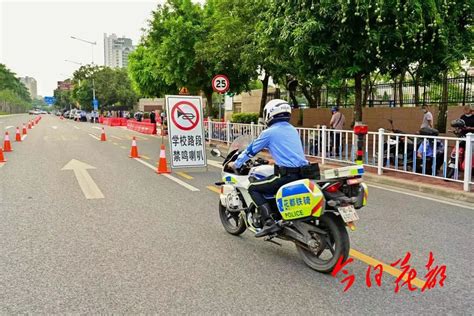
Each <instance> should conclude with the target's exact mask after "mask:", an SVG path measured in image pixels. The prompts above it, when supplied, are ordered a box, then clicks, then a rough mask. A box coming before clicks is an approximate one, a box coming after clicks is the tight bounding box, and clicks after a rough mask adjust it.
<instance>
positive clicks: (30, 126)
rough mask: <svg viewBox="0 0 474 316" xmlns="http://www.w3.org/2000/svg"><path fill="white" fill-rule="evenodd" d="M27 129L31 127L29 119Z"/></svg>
mask: <svg viewBox="0 0 474 316" xmlns="http://www.w3.org/2000/svg"><path fill="white" fill-rule="evenodd" d="M28 129H31V121H28Z"/></svg>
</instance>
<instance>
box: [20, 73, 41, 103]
mask: <svg viewBox="0 0 474 316" xmlns="http://www.w3.org/2000/svg"><path fill="white" fill-rule="evenodd" d="M19 79H20V82H22V83H23V84H24V85H25V87H26V88H27V89H28V91H29V92H30V96H31V98H32V99H36V97H37V96H38V92H37V87H36V79H35V78H33V77H28V76H26V77H20V78H19Z"/></svg>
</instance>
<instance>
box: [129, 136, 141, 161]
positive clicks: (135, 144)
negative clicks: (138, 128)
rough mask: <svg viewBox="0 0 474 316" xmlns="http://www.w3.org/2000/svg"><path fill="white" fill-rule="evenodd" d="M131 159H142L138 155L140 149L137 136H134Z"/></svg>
mask: <svg viewBox="0 0 474 316" xmlns="http://www.w3.org/2000/svg"><path fill="white" fill-rule="evenodd" d="M130 158H140V156H139V155H138V147H137V141H136V140H135V136H133V139H132V149H131V150H130Z"/></svg>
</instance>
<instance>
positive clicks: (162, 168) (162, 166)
mask: <svg viewBox="0 0 474 316" xmlns="http://www.w3.org/2000/svg"><path fill="white" fill-rule="evenodd" d="M157 167H158V168H157V169H156V173H171V171H169V170H168V163H167V162H166V152H165V145H164V144H161V148H160V161H159V162H158V166H157Z"/></svg>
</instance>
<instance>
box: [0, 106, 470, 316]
mask: <svg viewBox="0 0 474 316" xmlns="http://www.w3.org/2000/svg"><path fill="white" fill-rule="evenodd" d="M29 118H31V117H28V116H27V115H17V116H10V117H0V132H2V134H3V131H4V130H5V128H7V127H10V126H17V125H19V126H21V123H23V122H26V121H27V120H28V119H29ZM8 131H9V132H10V134H11V136H13V137H12V139H14V128H12V127H10V128H9V129H8ZM28 132H29V133H28V137H27V138H26V139H25V140H24V141H23V142H22V143H15V142H13V149H14V152H12V153H7V154H6V158H7V159H8V162H7V163H6V164H3V165H1V166H0V314H17V313H48V314H49V313H127V314H128V313H133V314H136V313H162V314H165V313H166V314H224V313H225V314H244V313H245V314H247V313H251V314H273V313H275V314H297V313H302V314H318V315H320V314H357V315H360V314H364V315H366V314H370V315H373V314H427V315H428V314H466V315H467V314H473V313H474V305H473V302H472V300H473V298H474V292H473V286H472V283H473V281H474V280H473V275H474V273H473V268H472V262H474V255H473V252H472V248H473V246H474V242H473V241H472V227H473V224H474V209H473V208H468V207H462V206H457V205H450V204H446V203H441V202H435V201H432V200H427V199H424V198H420V197H416V196H410V195H405V194H401V193H396V192H391V191H387V190H384V189H378V188H370V193H369V205H368V206H367V207H366V208H364V209H362V210H360V212H359V216H360V217H361V220H360V221H359V224H358V228H357V230H356V231H355V232H351V233H350V237H351V247H352V248H353V249H354V250H356V252H352V255H353V259H354V261H353V262H352V263H350V264H349V265H348V266H347V270H348V272H349V274H353V275H354V276H355V282H354V284H353V286H352V287H351V288H350V289H349V290H348V291H347V292H344V291H343V290H344V287H345V284H342V283H341V281H342V279H344V278H345V275H342V273H341V274H340V275H339V276H338V277H337V278H334V277H332V276H330V275H323V274H320V273H317V272H314V271H313V270H311V269H310V268H308V267H307V266H306V265H305V264H304V263H303V261H302V260H301V259H300V258H299V257H298V254H297V252H296V249H295V247H294V246H293V245H292V244H290V243H284V244H283V246H281V247H280V246H277V245H274V244H271V243H267V242H263V241H262V240H260V239H256V238H254V237H253V236H252V234H251V233H248V232H247V233H245V234H243V235H242V236H241V237H234V236H231V235H229V234H227V233H226V232H225V231H224V229H223V227H222V225H221V224H220V221H219V218H218V213H217V203H218V195H217V194H216V193H215V192H213V191H211V190H210V189H209V188H208V186H212V185H213V183H214V182H215V181H217V180H218V179H219V178H220V177H219V174H220V170H219V169H218V168H216V167H213V166H210V167H209V170H208V171H207V172H193V173H191V172H186V173H184V174H177V173H173V174H172V176H173V177H175V178H172V179H170V178H167V177H164V176H161V175H157V174H156V173H155V172H154V170H152V168H153V166H156V160H157V159H158V156H159V144H160V138H158V137H155V136H149V135H142V134H138V133H136V132H132V131H128V130H126V129H123V128H110V127H106V132H107V137H108V141H107V142H100V141H98V140H97V139H96V138H97V137H99V136H100V128H99V125H93V124H89V123H78V122H72V121H69V120H59V119H58V118H57V117H53V116H49V115H44V116H43V119H42V120H41V122H40V124H39V125H37V126H36V127H35V128H34V129H32V130H29V131H28ZM12 134H13V135H12ZM132 136H138V139H137V141H138V146H139V153H140V155H142V161H143V162H145V163H140V162H139V161H137V160H134V159H130V158H129V157H128V155H129V151H130V143H131V140H130V139H131V137H132ZM72 159H76V160H78V161H80V162H83V163H86V164H88V165H90V166H92V167H95V168H96V169H90V170H87V172H88V174H89V175H90V177H91V178H92V179H93V180H94V182H95V183H96V185H97V187H98V188H99V189H100V192H101V193H102V195H103V198H98V199H86V198H85V196H84V194H83V191H82V190H81V188H80V186H79V184H78V180H77V179H76V177H75V175H74V171H72V170H61V169H62V168H63V167H64V166H66V164H68V163H69V162H70V161H71V160H72ZM146 163H148V164H149V165H148V166H147V165H146ZM174 179H179V180H180V181H182V182H184V183H186V184H187V185H188V186H187V187H186V186H183V185H182V183H181V184H180V183H177V182H176V181H174ZM189 185H191V186H193V187H195V188H197V189H199V191H191V190H189ZM430 251H431V252H432V253H433V255H434V258H435V262H434V265H446V275H447V277H446V280H445V283H444V286H443V287H440V286H439V285H436V287H435V288H433V289H431V290H427V291H425V292H421V289H420V288H418V287H416V286H415V289H416V290H415V291H413V292H411V291H409V290H408V288H407V287H406V286H404V287H402V289H401V290H400V291H399V293H395V292H394V289H395V279H396V277H395V276H393V273H392V274H390V273H386V272H384V274H383V278H382V286H380V287H379V286H377V285H375V281H374V279H372V287H371V288H368V287H367V285H366V282H365V279H366V272H367V269H368V264H367V262H364V258H366V257H364V255H365V256H369V257H370V258H369V259H365V261H367V260H369V262H375V261H374V260H378V261H380V262H383V263H385V264H387V265H390V263H393V262H395V261H396V260H398V259H401V258H403V257H404V256H405V254H406V252H410V253H411V258H410V261H409V264H410V265H411V267H413V268H414V269H416V271H417V273H418V274H417V278H419V279H420V280H421V281H423V280H425V274H426V273H427V269H426V267H425V265H426V263H427V261H428V258H429V253H430ZM398 268H400V267H398ZM396 271H399V270H396ZM438 280H439V277H438Z"/></svg>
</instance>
